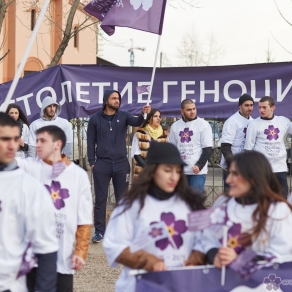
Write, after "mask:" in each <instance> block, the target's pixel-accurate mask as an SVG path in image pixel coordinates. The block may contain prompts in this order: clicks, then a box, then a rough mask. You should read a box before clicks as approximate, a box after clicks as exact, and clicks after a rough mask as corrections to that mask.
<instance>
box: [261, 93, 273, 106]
mask: <svg viewBox="0 0 292 292" xmlns="http://www.w3.org/2000/svg"><path fill="white" fill-rule="evenodd" d="M266 101H267V102H268V103H269V105H270V106H271V107H272V106H274V105H275V101H274V99H273V98H272V97H270V96H264V97H262V98H261V99H260V101H259V102H266Z"/></svg>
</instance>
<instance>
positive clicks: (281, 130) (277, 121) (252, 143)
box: [244, 116, 292, 172]
mask: <svg viewBox="0 0 292 292" xmlns="http://www.w3.org/2000/svg"><path fill="white" fill-rule="evenodd" d="M287 133H289V134H292V123H291V122H290V121H289V120H288V119H287V118H285V117H282V116H274V118H273V119H272V120H263V119H261V118H260V117H259V118H257V119H255V120H253V121H252V122H251V123H250V124H249V126H248V129H247V133H246V141H245V146H244V149H246V150H255V151H258V152H261V153H262V154H264V155H265V156H266V158H267V159H268V160H269V162H270V165H271V167H272V170H273V172H284V171H287V164H286V156H287V152H286V148H285V142H284V138H285V135H286V134H287Z"/></svg>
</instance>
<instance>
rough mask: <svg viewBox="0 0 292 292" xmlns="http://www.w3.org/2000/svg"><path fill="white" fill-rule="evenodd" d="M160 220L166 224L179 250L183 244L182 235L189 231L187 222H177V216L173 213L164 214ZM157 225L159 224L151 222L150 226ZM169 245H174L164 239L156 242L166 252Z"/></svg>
mask: <svg viewBox="0 0 292 292" xmlns="http://www.w3.org/2000/svg"><path fill="white" fill-rule="evenodd" d="M160 219H161V221H164V223H165V224H166V226H167V229H168V232H169V234H170V236H171V237H172V239H173V241H174V243H175V245H176V247H177V248H178V249H179V248H180V247H181V246H182V244H183V238H182V237H181V234H182V233H185V232H186V231H187V229H188V228H187V226H186V222H185V221H184V220H177V221H176V220H175V216H174V215H173V213H171V212H169V213H162V214H161V215H160ZM155 223H157V222H151V223H150V225H152V224H155ZM169 244H170V245H172V244H171V242H170V241H169V239H168V238H163V239H160V240H157V241H156V242H155V245H156V247H158V248H160V249H161V250H165V249H166V248H167V246H168V245H169Z"/></svg>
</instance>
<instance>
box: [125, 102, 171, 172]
mask: <svg viewBox="0 0 292 292" xmlns="http://www.w3.org/2000/svg"><path fill="white" fill-rule="evenodd" d="M167 137H168V133H167V131H166V130H165V129H163V127H162V126H161V112H160V110H158V109H156V108H152V109H151V112H150V113H149V114H148V115H147V118H146V120H145V122H144V124H143V125H142V127H141V128H138V129H137V131H136V133H135V135H134V137H133V142H132V149H131V156H132V158H133V159H134V160H133V161H134V171H133V173H134V175H135V176H137V175H138V174H139V173H140V172H141V171H142V169H143V167H144V166H145V165H146V157H147V152H148V149H149V147H150V143H151V142H152V141H156V142H167V139H168V138H167Z"/></svg>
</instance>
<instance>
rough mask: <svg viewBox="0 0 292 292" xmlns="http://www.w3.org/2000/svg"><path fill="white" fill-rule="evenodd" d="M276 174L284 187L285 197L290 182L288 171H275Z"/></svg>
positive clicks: (285, 196)
mask: <svg viewBox="0 0 292 292" xmlns="http://www.w3.org/2000/svg"><path fill="white" fill-rule="evenodd" d="M274 174H275V176H276V177H277V179H278V182H279V184H280V186H281V187H282V194H283V197H284V198H285V199H287V196H288V183H287V172H286V171H284V172H274Z"/></svg>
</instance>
